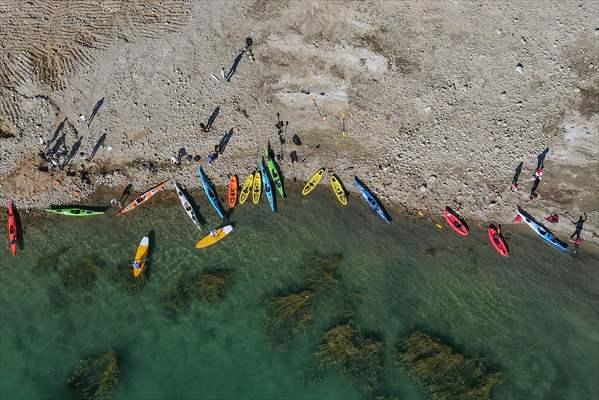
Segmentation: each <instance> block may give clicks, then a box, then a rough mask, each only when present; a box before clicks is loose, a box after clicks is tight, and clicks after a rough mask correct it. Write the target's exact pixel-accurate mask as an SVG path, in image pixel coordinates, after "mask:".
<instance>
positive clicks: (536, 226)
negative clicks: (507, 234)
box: [518, 207, 568, 252]
mask: <svg viewBox="0 0 599 400" xmlns="http://www.w3.org/2000/svg"><path fill="white" fill-rule="evenodd" d="M518 215H520V217H522V220H523V221H524V222H526V224H527V225H528V226H530V228H531V229H532V230H533V231H535V233H536V234H537V235H539V236H540V237H542V238H543V239H544V240H545V241H546V242H547V243H549V244H550V245H552V246H553V247H555V248H556V249H558V250H560V251H563V252H567V251H568V244H567V243H564V242H563V241H561V240H559V239H558V238H557V236H555V234H554V233H553V232H551V231H550V230H549V229H547V227H546V226H544V225H543V224H541V223H540V222H539V221H537V220H536V219H534V218H533V217H532V216H531V215H530V214H529V213H527V212H526V211H524V210H523V209H521V208H520V207H518Z"/></svg>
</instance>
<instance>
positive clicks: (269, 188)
mask: <svg viewBox="0 0 599 400" xmlns="http://www.w3.org/2000/svg"><path fill="white" fill-rule="evenodd" d="M260 171H261V172H262V181H263V182H262V183H263V185H264V193H266V197H267V198H268V204H269V205H270V209H271V210H272V212H273V213H276V212H277V204H276V203H275V194H274V193H273V191H272V184H271V182H270V177H269V176H268V172H267V171H266V165H265V164H264V158H263V159H261V160H260Z"/></svg>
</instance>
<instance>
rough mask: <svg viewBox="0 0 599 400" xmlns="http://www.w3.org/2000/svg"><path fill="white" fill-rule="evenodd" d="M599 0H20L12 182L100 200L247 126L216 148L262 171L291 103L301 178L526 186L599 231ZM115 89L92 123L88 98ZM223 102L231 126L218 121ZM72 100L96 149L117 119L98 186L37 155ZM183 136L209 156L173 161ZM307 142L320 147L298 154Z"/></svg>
mask: <svg viewBox="0 0 599 400" xmlns="http://www.w3.org/2000/svg"><path fill="white" fill-rule="evenodd" d="M598 13H599V2H597V1H577V2H574V1H566V2H559V1H553V2H550V1H532V2H526V3H522V2H520V1H506V2H483V3H481V2H478V1H429V2H426V1H411V2H391V1H380V2H374V1H366V2H349V1H343V2H337V1H320V2H308V1H280V0H277V1H221V2H204V1H183V0H139V1H135V2H129V1H122V2H121V1H102V2H96V1H91V0H81V1H72V2H64V1H55V0H34V1H28V2H24V1H18V0H4V1H1V2H0V201H1V202H2V203H4V202H5V201H6V200H7V199H9V198H13V199H15V201H16V204H17V205H18V206H19V207H20V208H21V209H23V208H37V207H46V206H48V205H49V204H67V203H85V201H86V199H87V198H88V196H90V195H91V194H92V193H93V192H94V191H95V190H96V189H97V188H98V187H101V186H102V187H103V186H109V187H123V186H125V185H126V184H128V183H133V185H134V189H135V190H143V189H145V188H147V187H149V186H151V185H153V184H154V183H156V182H158V181H159V180H161V179H165V178H168V177H173V178H176V179H177V180H178V181H180V182H182V183H184V184H186V185H187V186H188V187H190V188H194V187H197V186H198V180H197V178H196V177H195V175H196V169H197V166H198V165H199V163H201V164H202V165H204V166H206V156H207V155H208V153H209V152H210V151H211V150H212V149H213V148H214V145H215V144H217V143H218V142H219V140H220V139H221V137H222V136H223V135H225V133H227V132H229V131H230V130H231V129H233V135H232V137H231V140H230V142H229V143H228V145H227V147H226V149H225V151H224V154H222V155H221V156H220V157H219V158H218V160H217V161H216V162H215V163H214V164H213V165H211V166H209V167H206V170H207V172H208V174H209V175H210V177H211V178H212V179H213V181H214V183H216V184H218V185H223V186H224V185H225V184H226V183H227V182H228V179H229V176H230V175H231V174H238V175H239V176H240V178H241V179H243V178H244V177H245V175H246V174H247V173H249V172H250V171H253V170H254V168H255V167H256V165H257V162H258V160H259V157H260V156H261V155H262V153H263V149H264V145H265V144H266V143H267V141H270V142H271V143H272V144H273V147H274V149H275V150H276V151H279V150H280V148H279V142H278V137H277V130H276V128H275V126H274V125H275V123H276V122H277V118H276V113H277V112H280V114H281V118H282V119H283V120H284V121H289V125H288V129H287V135H286V136H287V143H286V145H285V146H284V148H283V156H284V158H283V160H281V161H280V165H281V168H282V170H283V172H284V173H285V175H286V179H287V180H293V178H294V177H296V178H297V180H298V181H304V180H305V179H306V178H307V177H309V176H310V175H311V174H312V173H313V172H314V171H315V170H316V169H318V168H319V167H321V166H325V167H326V168H327V169H328V170H329V171H333V172H335V173H337V174H338V175H339V176H340V177H341V178H342V179H343V180H344V181H345V184H346V186H347V187H348V188H349V189H352V188H353V184H352V182H351V179H353V176H354V175H358V176H360V177H361V178H362V180H363V181H365V182H366V183H367V184H368V185H369V186H370V187H371V188H372V189H374V190H375V191H376V192H377V193H378V194H379V197H380V198H381V199H382V200H383V201H384V202H385V203H387V204H388V208H389V209H390V211H391V212H392V213H394V212H397V211H399V212H405V211H406V208H407V210H409V211H414V210H416V209H427V210H429V211H430V212H431V213H434V214H436V215H440V213H441V210H442V208H443V206H444V205H446V204H447V205H450V206H452V207H454V208H455V209H456V210H458V211H459V212H460V213H461V214H462V215H463V216H464V217H466V218H476V219H480V220H486V221H489V222H491V221H492V222H495V223H509V222H510V221H511V220H512V219H513V217H514V215H515V207H516V205H517V204H520V205H522V206H523V207H524V208H525V209H527V210H528V211H529V212H531V213H532V214H533V215H536V216H538V217H542V216H544V215H546V214H548V213H549V212H557V213H559V214H560V216H561V221H560V224H558V226H557V227H556V230H557V231H560V232H562V233H567V234H570V233H571V231H572V228H573V225H571V224H570V222H569V220H570V219H571V218H577V217H578V215H579V214H581V213H582V212H583V211H586V212H587V214H588V222H587V223H586V225H585V231H584V232H583V237H584V238H585V239H586V240H589V241H593V242H595V243H597V242H598V241H599V211H598V210H599V193H598V192H599V123H598V121H599V110H598V104H599V74H598V66H599V46H598V42H599V25H598V22H597V15H598ZM248 36H250V37H252V38H253V41H254V45H253V54H254V56H255V61H251V60H250V59H249V57H248V56H247V54H246V55H244V56H243V57H242V59H241V61H240V63H239V65H238V68H237V71H236V73H235V74H234V75H233V76H232V78H231V81H230V82H228V83H223V82H218V81H217V80H216V79H214V78H213V77H212V76H211V75H212V74H215V75H216V76H217V77H219V78H220V70H221V68H222V67H225V68H227V69H228V68H229V67H230V66H231V64H232V63H233V61H234V59H235V57H236V56H237V55H238V54H239V53H240V51H241V50H242V48H243V46H244V43H245V38H246V37H248ZM306 92H309V94H307V93H306ZM101 98H104V99H105V101H104V104H103V105H102V107H101V108H100V110H99V112H98V114H97V116H96V117H95V119H94V120H93V122H92V123H91V125H90V127H88V126H87V123H86V121H83V120H81V118H80V115H84V116H86V117H87V118H89V116H90V113H91V111H92V109H93V107H94V104H95V103H96V102H97V101H98V100H99V99H101ZM314 102H316V104H317V105H318V108H319V110H320V113H321V114H322V116H326V118H322V117H321V115H319V111H318V110H317V109H316V107H315V104H314ZM217 106H218V107H220V113H219V115H218V116H217V118H216V119H215V122H214V125H213V129H212V130H211V131H210V132H209V133H202V132H200V130H199V124H200V123H206V121H207V120H208V118H209V116H210V115H211V114H212V112H213V111H214V109H215V108H216V107H217ZM65 119H66V122H65V125H64V129H63V130H62V132H61V134H62V133H64V134H65V141H66V144H67V146H68V147H69V148H70V147H71V146H73V145H74V144H75V143H76V141H77V140H78V138H81V147H80V149H79V150H78V152H81V151H82V152H85V153H87V154H89V153H90V152H91V149H92V148H93V147H94V144H95V143H96V142H97V141H98V139H99V138H100V137H101V136H102V135H104V134H106V142H105V145H104V146H103V147H101V148H100V150H99V152H98V153H97V155H96V157H95V159H94V160H93V161H92V162H87V161H85V160H82V159H81V158H80V157H79V155H78V154H77V155H76V156H75V158H74V160H73V162H72V164H71V169H73V170H75V171H76V170H78V169H79V168H80V167H81V165H83V166H85V168H87V169H88V170H90V171H91V172H92V177H91V179H92V184H91V185H86V184H82V183H81V181H80V179H79V177H78V176H75V177H69V176H67V175H66V174H65V172H64V171H59V172H54V173H52V174H48V173H43V172H39V171H38V170H37V165H38V164H39V158H38V156H37V153H38V152H39V151H40V150H44V149H45V148H46V146H44V145H39V144H38V138H39V137H42V138H43V139H44V140H46V141H49V140H50V139H51V138H52V136H53V134H54V132H55V130H56V128H57V127H58V126H59V125H60V123H61V122H62V121H65ZM344 123H345V131H346V137H344V135H343V133H342V130H343V124H344ZM293 134H297V135H299V137H300V138H301V140H302V142H303V143H304V144H303V145H302V146H300V147H298V146H295V145H293V144H292V143H291V136H292V135H293ZM317 145H320V146H319V147H318V148H317V149H315V147H316V146H317ZM181 147H184V148H185V149H186V150H187V151H188V152H189V153H190V154H192V155H198V154H199V155H201V157H202V160H201V161H200V162H199V163H198V162H192V163H183V164H182V166H181V167H179V168H175V167H173V166H172V165H171V164H170V161H169V158H170V157H171V156H172V155H173V153H176V152H177V151H178V150H179V149H180V148H181ZM546 147H548V148H549V149H550V151H549V153H548V155H547V158H546V161H545V167H546V172H545V174H544V175H543V179H542V182H541V185H540V187H539V190H538V192H539V197H538V198H537V199H536V200H534V201H532V202H531V201H529V198H528V195H529V191H530V187H531V185H532V180H533V179H532V175H533V170H534V166H535V165H536V156H537V154H538V153H540V152H541V151H542V150H543V149H545V148H546ZM292 150H297V152H298V153H299V156H300V158H304V157H307V158H306V160H305V161H303V162H301V163H299V164H296V165H295V166H293V165H292V164H291V163H290V161H289V160H290V158H289V152H290V151H292ZM78 152H77V153H78ZM520 161H524V171H523V172H522V175H521V177H520V184H521V189H520V191H519V192H517V193H513V192H511V191H510V182H511V178H512V175H513V170H514V169H515V168H516V166H517V164H518V163H519V162H520ZM355 201H360V200H358V199H357V198H355Z"/></svg>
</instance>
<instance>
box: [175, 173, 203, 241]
mask: <svg viewBox="0 0 599 400" xmlns="http://www.w3.org/2000/svg"><path fill="white" fill-rule="evenodd" d="M174 182H175V190H176V191H177V195H178V196H179V200H180V201H181V205H182V206H183V208H184V209H185V212H186V213H187V215H188V216H189V218H191V221H192V222H193V223H194V224H195V226H197V227H198V229H199V230H202V224H201V223H200V221H199V220H198V217H197V215H196V213H195V211H194V209H193V207H192V206H191V203H190V202H189V199H188V198H187V196H186V195H185V193H184V192H183V190H182V189H181V187H180V186H179V184H178V183H177V181H174Z"/></svg>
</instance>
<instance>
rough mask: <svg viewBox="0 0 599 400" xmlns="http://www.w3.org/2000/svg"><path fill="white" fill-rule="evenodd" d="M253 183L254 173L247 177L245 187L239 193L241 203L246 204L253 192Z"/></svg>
mask: <svg viewBox="0 0 599 400" xmlns="http://www.w3.org/2000/svg"><path fill="white" fill-rule="evenodd" d="M252 183H254V174H249V175H248V177H247V178H245V182H244V184H243V189H241V193H240V194H239V204H244V203H245V201H246V200H247V198H248V196H249V195H250V193H251V192H252Z"/></svg>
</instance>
